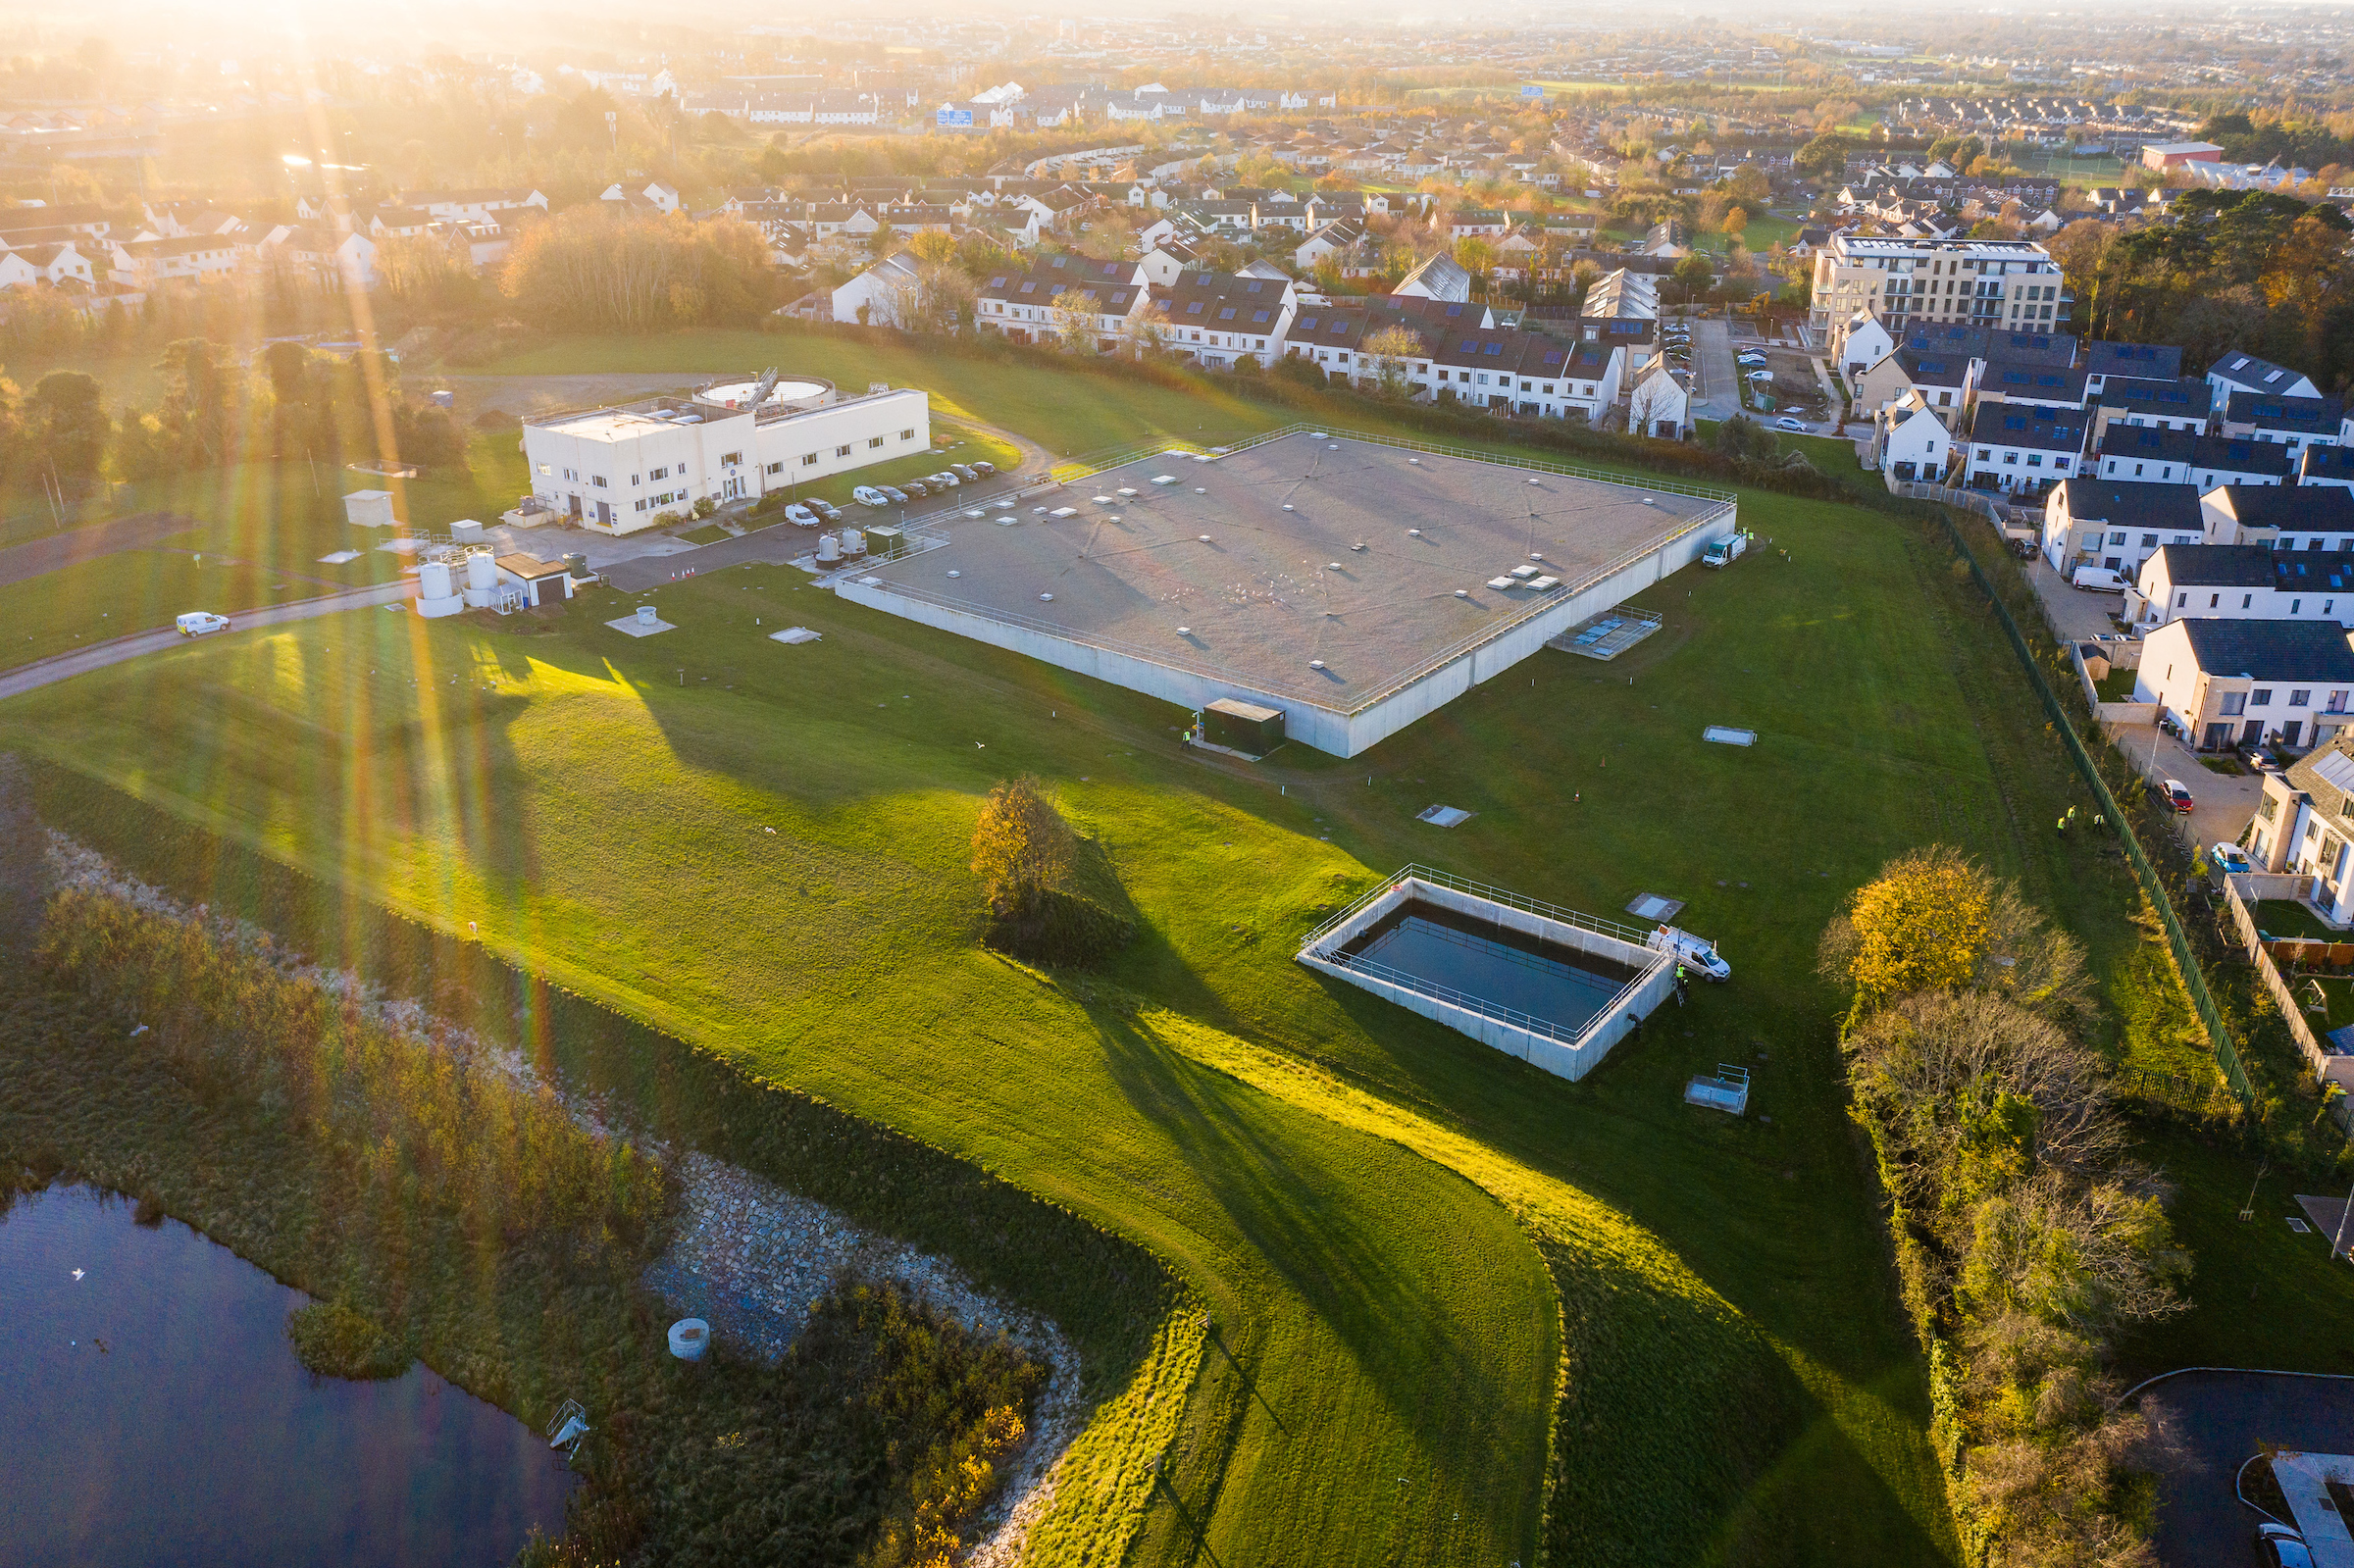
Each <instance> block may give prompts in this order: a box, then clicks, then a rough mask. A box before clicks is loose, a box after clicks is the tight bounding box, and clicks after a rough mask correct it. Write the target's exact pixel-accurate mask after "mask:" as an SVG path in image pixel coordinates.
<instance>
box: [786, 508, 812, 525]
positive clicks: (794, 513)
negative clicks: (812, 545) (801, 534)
mask: <svg viewBox="0 0 2354 1568" xmlns="http://www.w3.org/2000/svg"><path fill="white" fill-rule="evenodd" d="M785 521H786V522H788V523H791V524H793V525H795V526H796V527H799V528H804V529H813V528H815V527H817V514H816V513H815V512H812V511H810V510H809V509H808V508H807V507H805V506H801V505H797V504H796V505H793V506H789V507H787V508H786V509H785Z"/></svg>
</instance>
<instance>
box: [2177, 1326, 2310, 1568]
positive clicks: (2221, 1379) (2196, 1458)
mask: <svg viewBox="0 0 2354 1568" xmlns="http://www.w3.org/2000/svg"><path fill="white" fill-rule="evenodd" d="M2139 1402H2140V1404H2141V1408H2142V1409H2143V1410H2144V1411H2146V1412H2147V1413H2148V1415H2149V1417H2150V1419H2151V1421H2152V1422H2154V1423H2156V1425H2157V1426H2158V1428H2159V1429H2160V1431H2162V1432H2164V1433H2165V1434H2166V1435H2167V1436H2169V1437H2171V1438H2173V1439H2174V1440H2175V1442H2176V1444H2178V1445H2179V1450H2180V1451H2179V1454H2178V1456H2177V1457H2176V1458H2175V1462H2173V1463H2172V1464H2169V1465H2167V1466H2165V1467H2164V1468H2163V1469H2162V1470H2161V1472H2160V1482H2159V1488H2158V1498H2159V1500H2158V1541H2157V1545H2158V1560H2159V1561H2160V1562H2161V1563H2163V1564H2165V1565H2166V1568H2243V1565H2244V1568H2253V1565H2254V1564H2255V1563H2256V1562H2257V1560H2258V1559H2257V1556H2256V1550H2255V1539H2254V1538H2255V1534H2256V1526H2257V1524H2258V1523H2259V1522H2260V1521H2261V1519H2262V1517H2263V1516H2262V1515H2260V1514H2258V1513H2256V1512H2255V1511H2254V1510H2253V1509H2251V1508H2249V1507H2247V1506H2246V1505H2245V1504H2243V1503H2242V1502H2240V1501H2239V1499H2238V1498H2237V1497H2236V1496H2235V1495H2233V1492H2232V1482H2233V1479H2234V1478H2235V1477H2236V1476H2237V1474H2238V1471H2239V1467H2240V1465H2241V1464H2242V1463H2244V1462H2245V1461H2246V1460H2247V1458H2248V1457H2249V1456H2250V1455H2251V1454H2254V1453H2255V1452H2256V1451H2257V1449H2258V1447H2259V1446H2260V1445H2261V1444H2264V1443H2267V1442H2270V1443H2275V1444H2277V1445H2278V1446H2280V1447H2283V1448H2299V1449H2303V1450H2305V1451H2307V1452H2310V1453H2354V1380H2347V1379H2342V1378H2301V1377H2292V1376H2288V1375H2286V1374H2281V1373H2261V1372H2255V1373H2250V1372H2185V1373H2183V1374H2181V1375H2180V1376H2179V1377H2173V1378H2169V1379H2167V1380H2166V1381H2165V1382H2164V1383H2159V1384H2154V1385H2152V1386H2151V1387H2150V1388H2148V1389H2146V1390H2144V1391H2142V1393H2141V1394H2140V1396H2139Z"/></svg>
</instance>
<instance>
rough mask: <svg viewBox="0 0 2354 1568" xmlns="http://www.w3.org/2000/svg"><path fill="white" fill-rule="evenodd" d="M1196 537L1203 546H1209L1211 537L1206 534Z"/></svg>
mask: <svg viewBox="0 0 2354 1568" xmlns="http://www.w3.org/2000/svg"><path fill="white" fill-rule="evenodd" d="M1196 537H1198V538H1199V539H1201V541H1202V542H1203V544H1207V543H1208V542H1209V535H1208V534H1206V533H1203V534H1197V535H1196Z"/></svg>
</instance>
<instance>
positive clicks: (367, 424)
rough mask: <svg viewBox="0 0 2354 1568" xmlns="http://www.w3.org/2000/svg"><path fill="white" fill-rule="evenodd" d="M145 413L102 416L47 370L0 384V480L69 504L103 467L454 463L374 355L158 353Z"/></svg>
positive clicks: (419, 405) (200, 347)
mask: <svg viewBox="0 0 2354 1568" xmlns="http://www.w3.org/2000/svg"><path fill="white" fill-rule="evenodd" d="M156 368H157V370H158V371H160V372H161V374H162V380H163V390H162V394H161V396H159V397H158V398H157V399H156V401H155V402H154V404H153V405H152V406H142V405H140V404H137V403H126V404H124V405H123V406H122V407H121V408H120V409H119V410H116V411H114V412H111V413H110V412H109V410H108V408H107V406H106V396H105V389H104V387H103V386H102V385H101V384H100V382H99V380H98V379H97V378H96V377H94V376H91V375H89V374H87V373H86V372H83V371H51V372H50V373H49V374H48V375H46V376H43V377H42V378H41V379H40V380H38V381H37V382H35V383H34V384H33V387H32V390H31V391H30V392H29V393H27V392H26V391H24V390H23V389H22V388H20V387H19V386H18V385H17V384H16V383H15V382H14V381H11V380H8V379H5V378H0V483H6V484H14V485H17V486H20V487H33V486H38V487H40V488H42V489H43V490H44V491H46V492H50V493H53V494H55V495H56V496H57V497H58V498H59V500H60V501H63V502H70V501H73V500H77V499H78V498H80V497H81V496H83V495H86V494H87V493H89V491H90V490H91V489H92V488H94V487H95V485H96V484H97V482H98V481H99V480H100V478H101V476H102V475H103V474H105V473H106V472H107V471H108V470H109V469H110V468H111V470H112V472H113V473H114V474H115V475H116V476H117V477H119V478H122V479H125V480H131V481H140V480H152V479H159V478H163V477H166V476H169V475H173V474H179V473H188V472H193V471H198V470H203V469H210V468H215V467H218V466H220V465H222V464H224V463H233V462H243V461H248V460H253V459H263V458H276V459H281V460H301V459H305V458H315V459H317V460H318V461H321V462H327V463H340V462H343V461H345V460H346V459H350V458H360V457H370V458H375V457H398V458H399V459H401V460H402V461H405V462H411V463H419V464H424V465H427V466H442V465H448V464H456V463H462V462H464V461H465V456H466V437H465V432H464V431H462V430H460V429H459V428H458V426H457V424H456V422H455V421H454V420H452V419H451V418H450V416H449V414H448V411H446V410H444V409H441V408H439V407H436V406H435V405H433V404H431V403H423V402H419V401H418V400H416V399H414V398H412V397H410V396H409V395H408V394H407V393H405V392H404V391H403V390H402V389H401V385H400V367H399V364H398V363H397V362H396V361H395V360H393V358H392V357H391V356H390V355H388V354H384V353H382V352H378V351H373V350H364V351H361V352H358V353H354V354H352V355H350V356H349V357H347V358H337V357H334V356H333V355H325V354H319V353H315V352H313V351H312V350H311V349H310V348H308V347H306V346H305V345H303V344H301V343H295V342H284V341H281V342H274V343H270V344H267V345H265V346H264V347H263V349H262V350H261V352H259V353H258V354H255V355H253V356H251V358H250V360H248V361H240V359H239V358H238V356H237V355H236V353H235V352H234V351H233V350H231V349H230V348H229V347H227V346H225V345H223V344H220V343H216V342H213V341H212V340H210V339H208V338H202V337H187V338H181V339H179V340H178V341H176V342H172V343H169V344H166V345H165V347H164V351H163V354H162V357H161V358H160V359H159V360H158V361H157V366H156Z"/></svg>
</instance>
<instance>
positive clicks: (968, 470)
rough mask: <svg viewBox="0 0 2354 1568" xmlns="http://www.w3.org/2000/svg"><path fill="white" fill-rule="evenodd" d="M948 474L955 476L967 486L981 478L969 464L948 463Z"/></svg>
mask: <svg viewBox="0 0 2354 1568" xmlns="http://www.w3.org/2000/svg"><path fill="white" fill-rule="evenodd" d="M948 472H949V473H950V474H953V475H955V476H956V477H957V478H958V479H960V480H962V481H964V482H965V483H967V484H970V483H972V482H973V481H975V480H977V479H979V478H980V477H981V475H980V473H979V472H978V471H977V470H975V469H974V468H973V466H972V465H971V464H969V463H950V464H949V465H948Z"/></svg>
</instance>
